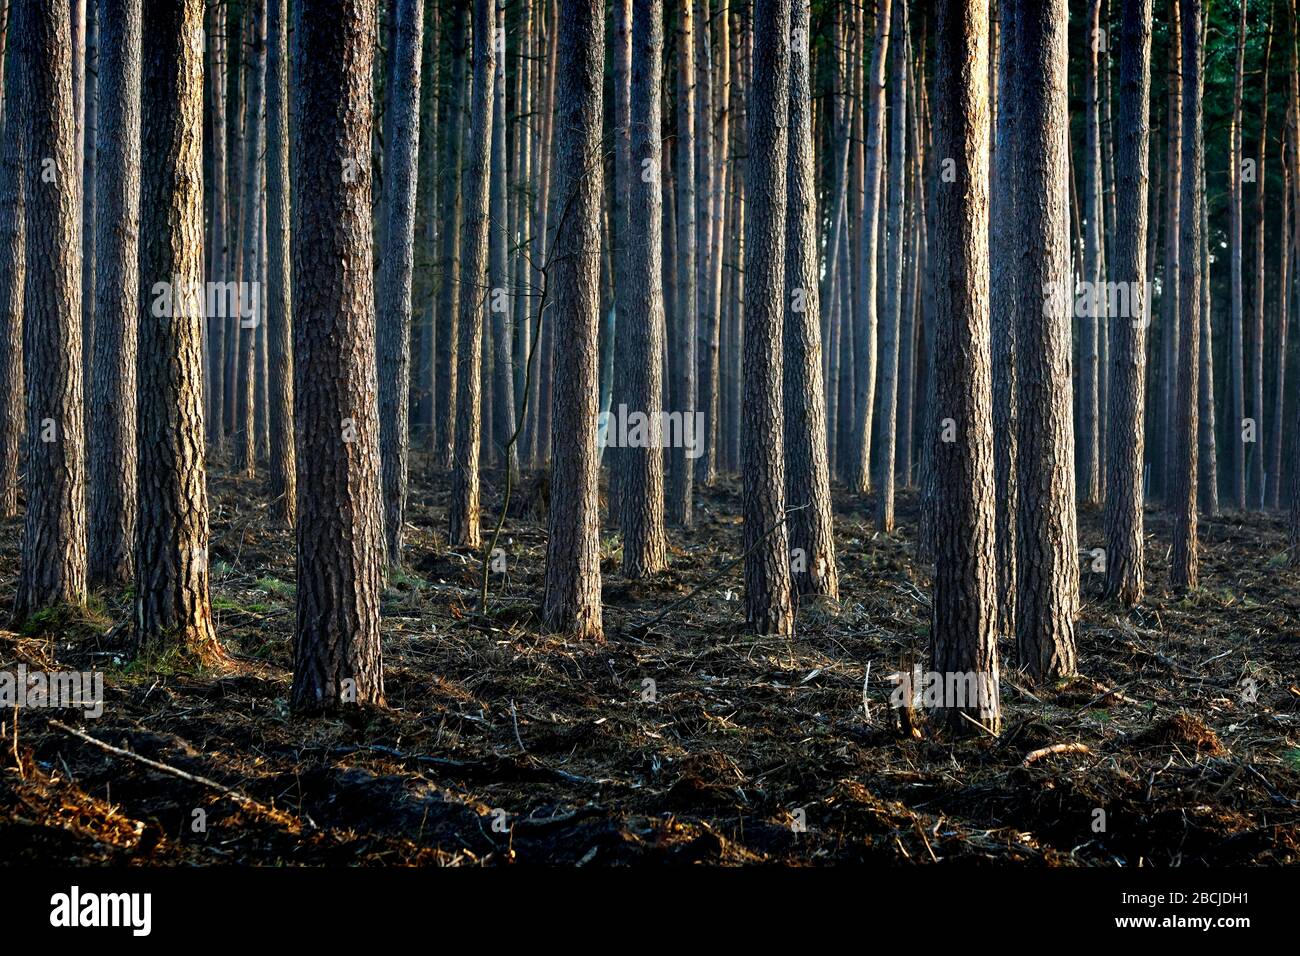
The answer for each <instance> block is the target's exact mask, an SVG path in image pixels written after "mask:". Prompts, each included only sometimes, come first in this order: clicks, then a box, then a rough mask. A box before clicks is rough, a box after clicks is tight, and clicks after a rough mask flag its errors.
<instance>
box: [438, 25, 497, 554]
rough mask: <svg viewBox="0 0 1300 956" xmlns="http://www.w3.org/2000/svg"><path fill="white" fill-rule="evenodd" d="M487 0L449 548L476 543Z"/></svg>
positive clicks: (478, 64) (480, 45)
mask: <svg viewBox="0 0 1300 956" xmlns="http://www.w3.org/2000/svg"><path fill="white" fill-rule="evenodd" d="M493 27H494V20H493V17H492V3H491V0H474V25H473V33H474V67H473V68H474V90H473V97H472V102H471V105H470V143H469V152H468V154H467V156H466V163H465V165H466V169H467V171H468V179H467V180H466V185H465V233H464V237H463V241H462V243H461V266H462V269H461V285H462V289H461V293H460V319H459V323H458V324H459V326H460V328H459V336H460V341H459V343H458V347H457V364H458V368H457V372H456V383H457V384H456V435H455V445H454V449H453V454H452V486H451V488H452V490H451V505H450V508H449V515H448V517H449V522H450V532H449V538H450V541H451V543H452V545H459V546H467V547H471V548H477V547H478V545H479V450H480V437H481V436H480V428H481V417H480V416H481V414H482V409H481V408H480V405H479V403H480V402H481V400H482V366H481V360H480V349H481V348H482V346H483V310H484V306H485V305H487V303H488V294H487V293H488V288H487V279H488V276H487V265H488V263H487V254H488V247H487V239H488V218H489V216H488V186H489V182H490V176H489V171H488V163H489V161H490V159H491V147H492V96H493V92H492V89H493V85H494V81H495V79H496V45H495V43H494V33H495V31H494V29H493Z"/></svg>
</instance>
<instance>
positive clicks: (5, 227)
mask: <svg viewBox="0 0 1300 956" xmlns="http://www.w3.org/2000/svg"><path fill="white" fill-rule="evenodd" d="M9 11H10V13H9V23H8V29H7V32H6V36H12V37H13V40H12V41H11V42H9V44H8V50H7V51H6V54H5V61H4V71H3V72H4V77H5V88H6V89H7V90H8V93H7V95H6V98H5V102H4V110H5V112H4V121H5V122H4V135H3V138H2V140H0V170H2V171H3V175H0V517H3V518H12V517H14V516H15V515H17V514H18V463H19V459H20V458H21V452H20V446H21V444H22V437H23V417H24V414H25V409H24V401H23V399H24V387H23V285H24V277H25V276H26V267H27V259H26V244H27V243H26V236H27V225H26V222H25V221H24V220H25V217H26V203H25V198H24V197H25V194H26V191H27V177H26V175H25V169H26V148H25V147H26V136H27V131H26V127H27V112H26V108H25V104H24V99H25V98H24V95H23V77H22V73H21V71H22V70H23V69H24V67H23V61H22V58H23V53H24V45H23V44H22V43H20V42H18V37H19V31H20V29H21V27H22V11H23V8H22V6H21V5H20V4H17V3H14V4H12V6H11V7H10V8H9Z"/></svg>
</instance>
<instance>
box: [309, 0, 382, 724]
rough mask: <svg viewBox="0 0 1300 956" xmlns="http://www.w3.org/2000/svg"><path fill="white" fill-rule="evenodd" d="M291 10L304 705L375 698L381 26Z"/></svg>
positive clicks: (338, 11) (329, 11) (340, 8)
mask: <svg viewBox="0 0 1300 956" xmlns="http://www.w3.org/2000/svg"><path fill="white" fill-rule="evenodd" d="M292 11H293V48H292V54H291V56H292V67H291V69H292V71H293V83H292V84H291V86H290V90H291V95H292V97H293V108H292V110H291V112H290V117H291V121H290V130H291V132H290V135H291V139H292V142H291V146H290V152H289V156H290V162H291V164H292V165H291V170H292V175H291V178H290V182H291V183H292V184H293V190H294V193H293V204H292V208H293V223H292V227H291V229H290V245H291V248H292V251H293V305H294V316H295V320H294V323H293V341H294V354H293V367H294V425H295V427H294V440H295V443H296V446H297V462H298V523H297V539H298V540H297V552H298V561H297V575H298V577H297V580H298V609H297V623H296V628H295V633H294V673H293V687H292V690H291V693H290V702H291V704H292V706H293V708H294V709H295V710H297V711H300V712H309V713H310V712H317V711H321V710H328V709H334V708H337V707H339V706H340V705H346V704H359V703H378V702H382V701H383V698H384V678H383V665H382V660H381V654H380V646H379V593H380V576H381V571H382V565H383V557H384V550H383V548H384V544H383V512H382V504H381V493H380V477H379V423H378V408H377V405H376V401H375V397H374V396H375V389H376V367H375V345H374V343H375V304H374V286H373V282H374V279H373V271H372V268H371V262H372V259H373V247H372V233H371V175H370V162H369V148H370V139H371V128H372V125H373V116H372V108H373V107H372V94H371V88H370V82H371V81H370V77H371V67H372V63H373V60H374V55H375V34H376V23H375V2H374V0H346V2H344V3H341V4H340V3H336V2H326V0H296V2H295V3H294V4H293V7H292ZM340 343H345V344H346V346H347V347H345V348H339V344H340Z"/></svg>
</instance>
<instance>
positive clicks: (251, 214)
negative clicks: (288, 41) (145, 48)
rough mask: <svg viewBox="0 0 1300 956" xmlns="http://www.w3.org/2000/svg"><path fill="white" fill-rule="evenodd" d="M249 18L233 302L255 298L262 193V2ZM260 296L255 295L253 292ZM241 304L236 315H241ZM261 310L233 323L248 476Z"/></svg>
mask: <svg viewBox="0 0 1300 956" xmlns="http://www.w3.org/2000/svg"><path fill="white" fill-rule="evenodd" d="M250 15H251V17H252V20H251V23H252V27H251V34H250V39H251V43H252V47H251V49H250V50H249V56H250V57H251V60H250V62H249V67H248V73H249V79H248V99H247V103H246V104H245V107H244V129H245V133H244V141H245V150H244V206H243V212H242V218H243V231H242V233H241V236H240V241H241V243H242V249H241V256H242V262H241V265H240V273H239V281H240V283H241V289H240V294H239V301H240V303H241V306H242V304H243V303H245V302H249V303H252V302H257V301H258V299H257V297H256V296H255V295H254V294H253V286H252V283H253V282H254V278H255V275H256V273H257V272H258V261H259V256H258V248H257V238H258V211H259V209H260V208H261V196H262V160H263V158H264V157H263V151H262V135H263V130H264V127H263V122H262V120H263V112H262V110H263V91H264V89H265V86H266V82H265V81H266V0H251V4H250ZM259 294H260V293H259ZM242 311H243V310H242V308H241V313H242ZM262 318H263V317H262V314H261V309H259V308H257V307H256V306H254V307H253V315H252V316H248V315H244V314H241V315H240V316H239V320H238V325H237V326H233V325H232V328H233V327H237V328H238V329H239V333H238V336H239V347H238V351H237V359H238V363H237V364H238V367H237V370H236V382H235V448H234V453H235V459H234V465H235V467H236V469H238V470H239V471H241V472H242V473H244V474H245V475H248V476H249V477H252V476H253V475H254V474H255V473H256V471H257V419H256V407H257V403H256V375H257V372H256V367H255V365H254V362H255V360H256V354H255V353H256V346H257V327H258V325H259V324H260V323H261V321H262Z"/></svg>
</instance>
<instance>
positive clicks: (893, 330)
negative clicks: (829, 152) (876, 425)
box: [876, 0, 987, 533]
mask: <svg viewBox="0 0 1300 956" xmlns="http://www.w3.org/2000/svg"><path fill="white" fill-rule="evenodd" d="M890 32H891V33H892V34H893V41H894V55H893V76H892V80H891V82H892V85H893V90H892V100H891V102H890V107H889V118H890V123H891V129H890V134H889V137H890V144H889V145H890V155H889V194H888V209H889V214H888V231H887V233H886V236H885V259H884V261H885V268H884V270H883V278H884V285H885V288H884V292H885V294H884V320H883V322H882V324H881V342H880V459H879V460H880V488H879V490H878V492H877V498H876V528H877V529H879V530H880V531H884V532H886V533H889V532H892V531H893V530H894V474H895V470H896V465H897V462H896V459H895V452H896V451H897V431H896V430H897V428H898V336H899V329H900V328H901V326H902V319H901V316H900V311H901V309H902V303H903V245H904V244H903V221H904V215H905V208H906V203H907V194H906V186H907V175H906V173H907V162H906V156H907V152H906V140H907V53H906V45H907V5H906V0H897V2H896V3H895V4H894V12H893V25H892V27H891V28H890ZM986 242H987V237H986Z"/></svg>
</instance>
